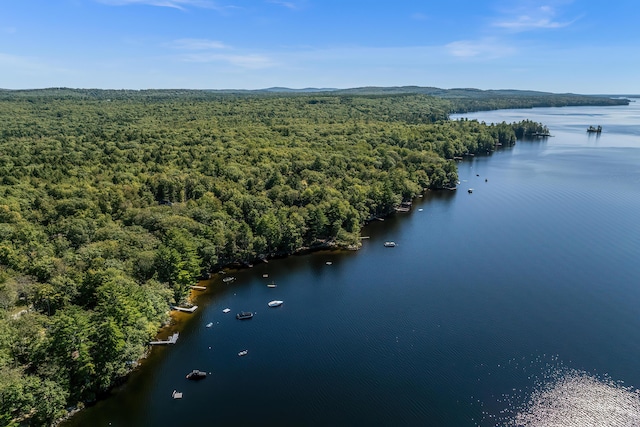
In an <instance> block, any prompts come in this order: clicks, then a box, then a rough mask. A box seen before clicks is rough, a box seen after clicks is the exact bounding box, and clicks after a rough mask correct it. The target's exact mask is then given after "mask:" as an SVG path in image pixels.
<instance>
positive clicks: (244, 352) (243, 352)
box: [238, 350, 249, 356]
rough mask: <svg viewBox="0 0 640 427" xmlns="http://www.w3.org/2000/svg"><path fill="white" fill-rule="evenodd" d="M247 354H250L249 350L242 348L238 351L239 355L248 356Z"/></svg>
mask: <svg viewBox="0 0 640 427" xmlns="http://www.w3.org/2000/svg"><path fill="white" fill-rule="evenodd" d="M247 354H249V350H242V351H241V352H239V353H238V356H246V355H247Z"/></svg>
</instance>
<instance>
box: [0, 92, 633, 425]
mask: <svg viewBox="0 0 640 427" xmlns="http://www.w3.org/2000/svg"><path fill="white" fill-rule="evenodd" d="M365 92H366V93H365ZM371 92H372V91H371V90H369V91H368V92H367V91H364V92H360V93H359V92H354V93H349V92H340V91H337V92H335V93H334V92H331V91H329V92H325V91H323V92H313V93H306V92H305V93H280V92H270V91H262V92H260V91H255V92H246V93H240V92H238V93H231V92H229V93H227V92H223V91H188V90H175V91H169V90H167V91H160V90H158V91H109V90H89V89H83V90H74V89H65V88H54V89H46V90H32V91H7V90H0V318H1V322H0V425H8V426H19V425H33V426H41V425H42V426H44V425H50V424H51V423H52V422H54V421H55V420H57V419H59V418H60V417H61V416H64V414H66V413H67V411H68V410H69V409H70V408H82V407H83V406H84V405H86V404H88V403H91V402H94V401H95V400H96V399H98V398H99V397H100V396H101V395H103V394H104V393H105V392H106V391H108V390H109V389H110V388H112V387H113V386H114V385H115V384H117V383H118V382H119V381H122V379H123V378H125V377H126V375H127V373H129V372H130V371H131V370H132V369H134V368H135V366H136V365H137V363H138V361H139V360H140V359H141V358H143V357H144V356H145V354H146V353H147V352H148V351H149V346H148V342H149V341H150V340H151V339H152V338H153V337H154V336H155V335H156V334H157V332H158V330H159V329H160V328H161V326H162V325H165V324H167V322H169V321H170V307H171V305H172V304H179V303H184V302H185V298H186V297H187V295H188V293H189V288H190V286H191V285H194V284H196V282H197V280H198V279H199V278H200V277H203V276H204V277H207V276H208V274H209V273H210V272H215V271H217V270H219V269H220V268H222V267H225V266H229V265H247V264H250V263H253V262H257V261H259V260H261V259H269V258H272V257H278V256H285V255H288V254H293V253H296V252H298V251H301V250H304V249H307V248H311V249H313V248H317V247H322V248H342V249H357V248H358V247H359V245H360V230H361V229H362V227H363V226H364V225H365V224H366V223H367V222H368V221H370V220H372V219H373V218H376V217H381V216H385V215H388V214H390V213H392V212H393V211H394V208H395V207H397V206H398V205H399V204H400V203H401V202H402V201H406V200H411V199H412V198H413V197H416V196H417V195H419V194H421V193H423V192H425V191H450V190H451V189H454V188H455V186H456V183H457V179H458V176H457V167H456V161H457V160H456V159H459V158H461V157H464V156H467V155H471V154H474V155H475V154H478V155H487V154H490V153H491V152H493V151H494V150H496V149H503V148H505V147H508V146H510V145H513V144H515V143H516V140H517V139H520V138H523V137H525V136H527V135H531V134H536V133H548V129H547V128H546V127H545V126H544V125H542V124H539V123H535V122H531V121H523V122H520V123H496V124H487V123H480V122H478V121H471V120H450V119H449V115H450V114H451V113H453V112H458V111H471V110H480V109H493V108H513V107H518V108H528V107H532V106H538V105H542V103H551V104H553V105H556V104H554V103H557V105H595V104H596V103H600V105H602V104H604V105H612V104H615V103H622V102H623V100H612V99H608V98H602V97H581V96H571V97H567V96H564V97H563V96H557V97H555V96H554V95H551V94H546V95H545V94H542V95H541V94H535V95H532V94H518V93H511V92H510V93H508V94H495V93H485V94H484V95H482V96H480V95H478V94H475V95H474V96H470V95H469V93H467V92H472V91H470V90H467V92H464V91H463V92H460V93H448V95H447V93H446V92H445V93H444V95H443V93H440V94H437V93H421V92H420V91H417V90H414V91H411V90H409V89H407V90H405V91H399V92H398V91H395V92H391V93H386V92H385V91H380V90H378V91H373V92H375V93H371ZM423 92H424V91H423ZM464 93H467V95H466V97H465V95H464Z"/></svg>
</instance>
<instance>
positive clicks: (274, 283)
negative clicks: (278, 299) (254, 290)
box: [267, 282, 278, 288]
mask: <svg viewBox="0 0 640 427" xmlns="http://www.w3.org/2000/svg"><path fill="white" fill-rule="evenodd" d="M276 286H278V285H276V282H271V283H269V284H268V285H267V288H275V287H276Z"/></svg>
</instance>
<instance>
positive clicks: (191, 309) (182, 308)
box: [171, 305, 198, 313]
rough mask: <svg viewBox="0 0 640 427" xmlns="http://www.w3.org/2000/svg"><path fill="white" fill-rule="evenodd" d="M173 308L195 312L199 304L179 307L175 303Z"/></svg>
mask: <svg viewBox="0 0 640 427" xmlns="http://www.w3.org/2000/svg"><path fill="white" fill-rule="evenodd" d="M171 308H173V309H174V310H178V311H184V312H185V313H193V312H194V311H196V310H197V309H198V306H197V305H194V306H193V307H189V308H187V307H178V306H175V305H174V306H173V307H171Z"/></svg>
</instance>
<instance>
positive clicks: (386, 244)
mask: <svg viewBox="0 0 640 427" xmlns="http://www.w3.org/2000/svg"><path fill="white" fill-rule="evenodd" d="M384 247H385V248H395V247H396V242H384Z"/></svg>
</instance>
